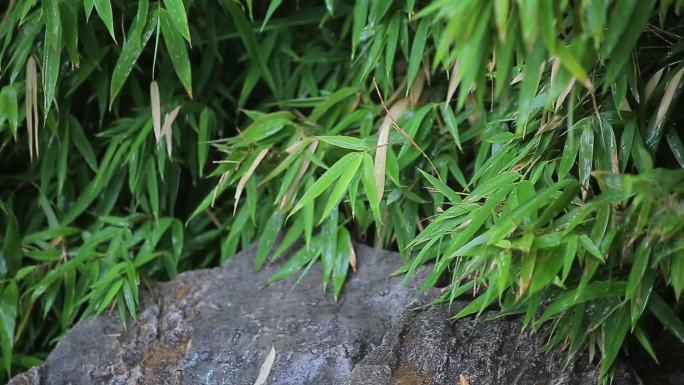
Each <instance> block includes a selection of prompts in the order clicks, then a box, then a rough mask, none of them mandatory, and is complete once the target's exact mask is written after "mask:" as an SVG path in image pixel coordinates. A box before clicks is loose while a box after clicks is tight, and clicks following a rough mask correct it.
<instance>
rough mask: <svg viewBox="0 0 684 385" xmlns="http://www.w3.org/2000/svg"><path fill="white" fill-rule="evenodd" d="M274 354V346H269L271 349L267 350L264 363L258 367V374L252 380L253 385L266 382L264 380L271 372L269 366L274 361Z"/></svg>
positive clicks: (262, 384)
mask: <svg viewBox="0 0 684 385" xmlns="http://www.w3.org/2000/svg"><path fill="white" fill-rule="evenodd" d="M275 356H276V351H275V346H271V351H270V352H268V355H267V356H266V359H265V360H264V363H263V364H261V368H259V376H257V379H256V381H254V385H264V384H266V380H267V379H268V375H269V373H271V367H272V366H273V363H274V362H275Z"/></svg>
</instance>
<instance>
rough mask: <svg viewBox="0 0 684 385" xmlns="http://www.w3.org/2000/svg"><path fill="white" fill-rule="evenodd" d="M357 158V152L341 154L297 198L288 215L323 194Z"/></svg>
mask: <svg viewBox="0 0 684 385" xmlns="http://www.w3.org/2000/svg"><path fill="white" fill-rule="evenodd" d="M357 158H358V154H355V153H351V154H347V155H345V156H343V157H342V158H341V159H340V160H338V161H337V162H336V163H335V164H333V165H332V166H331V167H330V168H329V169H328V170H327V171H326V172H325V173H324V174H323V175H321V177H320V178H318V180H316V182H315V183H314V184H313V185H312V186H311V188H309V189H308V190H307V191H306V192H305V193H304V195H303V196H302V197H301V198H300V199H299V202H297V204H296V205H295V207H294V208H293V209H292V211H291V212H290V216H292V214H294V213H296V212H297V211H299V210H301V209H302V208H303V207H304V206H308V205H310V204H312V203H313V201H314V199H316V198H317V197H318V196H319V195H321V194H323V192H325V191H326V190H327V189H328V188H329V187H330V186H331V185H332V183H333V182H334V181H336V180H337V179H338V178H339V177H340V175H342V173H344V172H345V171H346V170H347V168H348V167H349V166H350V165H351V164H353V163H355V162H358V160H357ZM357 168H358V165H357Z"/></svg>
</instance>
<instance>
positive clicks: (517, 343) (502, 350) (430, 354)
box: [347, 304, 642, 385]
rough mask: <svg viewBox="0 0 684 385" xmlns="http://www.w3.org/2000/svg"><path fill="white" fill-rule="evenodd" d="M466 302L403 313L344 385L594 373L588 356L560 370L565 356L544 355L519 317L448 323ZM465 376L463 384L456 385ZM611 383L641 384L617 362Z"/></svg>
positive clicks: (530, 381) (487, 384)
mask: <svg viewBox="0 0 684 385" xmlns="http://www.w3.org/2000/svg"><path fill="white" fill-rule="evenodd" d="M462 306H464V304H453V305H452V306H451V309H449V307H448V306H446V305H438V306H430V307H428V308H426V309H423V310H418V311H411V310H407V311H404V312H403V313H402V314H401V315H400V316H399V317H397V319H396V320H395V322H394V323H393V326H392V328H391V329H390V330H389V331H388V332H387V334H386V335H385V337H384V339H383V342H382V344H381V345H380V346H379V347H378V348H376V349H375V350H373V351H372V352H371V353H369V354H368V355H367V356H366V357H365V358H364V359H363V360H362V361H361V362H359V363H358V364H357V365H356V366H355V368H354V370H353V371H352V374H351V376H350V378H349V380H348V381H347V385H447V384H448V385H454V384H464V383H469V384H471V385H498V384H507V385H585V384H596V383H597V378H598V371H597V369H596V366H595V365H592V364H590V363H589V360H588V358H587V357H586V355H580V356H579V357H578V358H577V359H576V360H575V361H573V362H572V363H571V364H570V365H568V366H567V367H564V363H565V354H564V353H563V352H560V351H557V350H556V351H552V352H548V353H545V352H543V351H542V348H543V346H544V342H545V341H544V339H543V336H542V335H541V334H530V333H529V332H525V331H521V325H522V324H521V322H520V320H519V319H511V318H504V319H496V320H486V319H487V318H491V317H488V315H492V314H487V313H486V314H484V315H483V316H481V318H480V320H479V321H477V320H475V319H474V318H464V319H460V320H458V321H455V322H450V321H449V317H450V315H452V314H454V312H456V311H458V310H460V308H461V307H462ZM461 376H463V379H464V381H467V382H460V381H461V380H460V378H461ZM612 383H613V384H614V385H628V384H629V385H640V384H642V382H641V380H640V379H639V378H638V377H637V375H636V374H634V372H633V371H632V370H631V369H630V368H628V367H627V366H626V365H624V364H623V363H621V362H618V364H617V369H616V372H615V378H614V380H613V382H612Z"/></svg>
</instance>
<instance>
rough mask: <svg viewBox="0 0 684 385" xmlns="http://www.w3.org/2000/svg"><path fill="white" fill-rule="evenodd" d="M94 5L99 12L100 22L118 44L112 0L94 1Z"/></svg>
mask: <svg viewBox="0 0 684 385" xmlns="http://www.w3.org/2000/svg"><path fill="white" fill-rule="evenodd" d="M93 5H94V6H95V10H96V11H97V14H98V16H100V20H102V22H103V23H104V25H105V27H107V31H109V34H110V35H111V36H112V39H113V40H114V42H116V36H115V35H114V16H113V13H112V3H111V2H110V0H93Z"/></svg>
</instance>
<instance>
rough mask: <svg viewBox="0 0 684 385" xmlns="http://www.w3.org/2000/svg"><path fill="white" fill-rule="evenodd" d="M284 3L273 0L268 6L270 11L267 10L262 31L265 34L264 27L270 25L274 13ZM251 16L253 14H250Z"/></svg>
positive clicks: (280, 0) (279, 0)
mask: <svg viewBox="0 0 684 385" xmlns="http://www.w3.org/2000/svg"><path fill="white" fill-rule="evenodd" d="M282 3H283V0H272V1H271V2H269V4H268V9H267V10H266V16H265V17H264V21H263V22H262V23H261V31H262V32H263V30H264V27H265V26H266V24H268V21H269V20H271V16H273V12H275V11H276V9H278V7H280V4H282ZM250 14H251V12H250Z"/></svg>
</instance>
